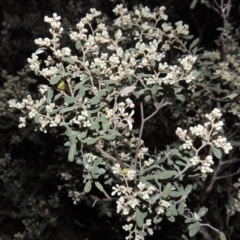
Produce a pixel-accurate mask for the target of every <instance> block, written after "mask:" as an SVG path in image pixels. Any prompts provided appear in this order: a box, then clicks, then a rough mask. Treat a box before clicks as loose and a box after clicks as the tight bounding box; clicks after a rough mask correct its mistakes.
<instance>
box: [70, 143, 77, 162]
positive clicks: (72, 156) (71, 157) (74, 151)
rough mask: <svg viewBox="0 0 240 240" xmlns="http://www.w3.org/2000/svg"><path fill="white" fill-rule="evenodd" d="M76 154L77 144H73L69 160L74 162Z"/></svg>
mask: <svg viewBox="0 0 240 240" xmlns="http://www.w3.org/2000/svg"><path fill="white" fill-rule="evenodd" d="M75 154H76V144H72V145H71V146H70V149H69V152H68V160H69V161H70V162H72V161H73V160H74V156H75Z"/></svg>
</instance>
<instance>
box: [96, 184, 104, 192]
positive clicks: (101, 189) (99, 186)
mask: <svg viewBox="0 0 240 240" xmlns="http://www.w3.org/2000/svg"><path fill="white" fill-rule="evenodd" d="M95 186H96V187H97V188H98V189H99V190H100V191H101V192H102V191H103V186H102V184H101V183H100V182H95Z"/></svg>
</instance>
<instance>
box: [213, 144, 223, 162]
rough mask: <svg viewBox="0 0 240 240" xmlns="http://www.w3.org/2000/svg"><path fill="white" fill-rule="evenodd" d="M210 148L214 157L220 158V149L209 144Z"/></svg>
mask: <svg viewBox="0 0 240 240" xmlns="http://www.w3.org/2000/svg"><path fill="white" fill-rule="evenodd" d="M211 149H212V151H213V154H214V155H215V157H216V158H218V159H221V157H222V151H221V150H220V149H219V148H216V147H215V146H213V145H211Z"/></svg>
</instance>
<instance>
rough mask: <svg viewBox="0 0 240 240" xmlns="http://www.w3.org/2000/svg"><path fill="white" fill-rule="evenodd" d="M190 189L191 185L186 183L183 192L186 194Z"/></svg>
mask: <svg viewBox="0 0 240 240" xmlns="http://www.w3.org/2000/svg"><path fill="white" fill-rule="evenodd" d="M191 191H192V185H191V184H188V185H187V187H186V188H185V190H184V193H185V194H186V195H188V194H189V193H190V192H191Z"/></svg>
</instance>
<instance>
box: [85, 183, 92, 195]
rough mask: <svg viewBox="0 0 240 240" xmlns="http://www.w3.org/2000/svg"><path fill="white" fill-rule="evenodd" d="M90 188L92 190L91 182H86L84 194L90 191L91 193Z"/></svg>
mask: <svg viewBox="0 0 240 240" xmlns="http://www.w3.org/2000/svg"><path fill="white" fill-rule="evenodd" d="M91 188H92V183H91V181H88V182H87V183H86V184H85V187H84V192H85V193H88V192H90V191H91Z"/></svg>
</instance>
